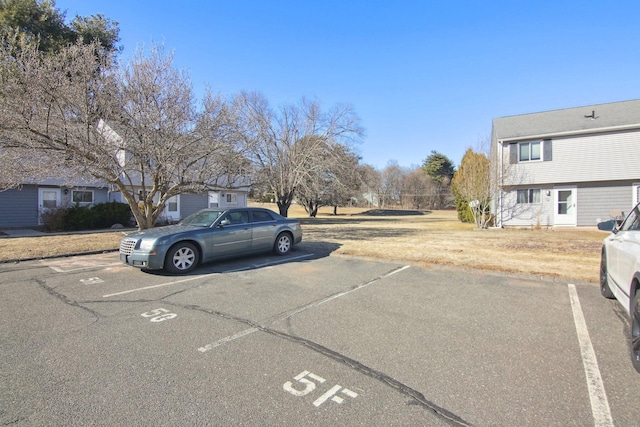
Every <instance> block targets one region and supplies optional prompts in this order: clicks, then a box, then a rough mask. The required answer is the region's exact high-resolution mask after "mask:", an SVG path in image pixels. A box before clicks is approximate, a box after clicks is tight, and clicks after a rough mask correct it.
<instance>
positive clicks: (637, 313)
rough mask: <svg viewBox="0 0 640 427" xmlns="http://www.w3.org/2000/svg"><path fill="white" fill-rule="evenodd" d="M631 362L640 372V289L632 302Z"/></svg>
mask: <svg viewBox="0 0 640 427" xmlns="http://www.w3.org/2000/svg"><path fill="white" fill-rule="evenodd" d="M629 314H631V362H632V363H633V367H634V368H636V371H638V372H640V289H638V290H636V293H635V296H634V297H633V300H632V301H631V310H630V312H629Z"/></svg>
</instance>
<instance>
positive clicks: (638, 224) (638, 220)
mask: <svg viewBox="0 0 640 427" xmlns="http://www.w3.org/2000/svg"><path fill="white" fill-rule="evenodd" d="M620 230H621V231H638V230H640V212H638V206H636V207H635V208H634V209H633V210H632V211H631V213H630V214H629V216H627V219H625V220H624V223H623V224H622V227H620Z"/></svg>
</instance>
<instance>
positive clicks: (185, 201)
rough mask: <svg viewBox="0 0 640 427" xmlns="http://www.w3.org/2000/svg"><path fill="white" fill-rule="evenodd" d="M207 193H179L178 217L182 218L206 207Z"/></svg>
mask: <svg viewBox="0 0 640 427" xmlns="http://www.w3.org/2000/svg"><path fill="white" fill-rule="evenodd" d="M207 203H208V201H207V194H206V193H205V194H181V195H180V218H182V219H184V218H186V217H188V216H189V215H191V214H193V213H196V212H198V211H199V210H200V209H205V208H206V207H207Z"/></svg>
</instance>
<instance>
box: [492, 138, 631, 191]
mask: <svg viewBox="0 0 640 427" xmlns="http://www.w3.org/2000/svg"><path fill="white" fill-rule="evenodd" d="M523 141H527V140H526V139H525V140H523ZM552 141H553V160H552V161H546V162H545V161H533V162H523V163H517V164H515V165H510V164H509V144H506V143H505V144H503V145H502V147H503V152H502V160H503V162H504V165H505V166H507V167H506V168H505V174H504V183H505V184H508V185H541V184H562V183H581V182H584V183H587V182H597V181H607V182H610V181H623V180H625V181H626V180H636V181H638V180H640V167H638V165H640V132H638V131H630V132H616V133H603V134H593V135H585V136H572V137H559V138H553V139H552Z"/></svg>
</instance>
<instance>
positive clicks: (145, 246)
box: [140, 240, 155, 251]
mask: <svg viewBox="0 0 640 427" xmlns="http://www.w3.org/2000/svg"><path fill="white" fill-rule="evenodd" d="M154 243H155V241H154V240H142V241H141V242H140V250H142V251H149V250H151V249H153V244H154Z"/></svg>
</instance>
